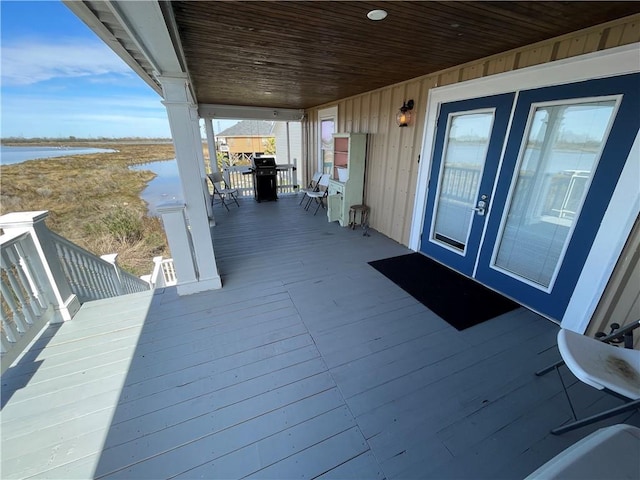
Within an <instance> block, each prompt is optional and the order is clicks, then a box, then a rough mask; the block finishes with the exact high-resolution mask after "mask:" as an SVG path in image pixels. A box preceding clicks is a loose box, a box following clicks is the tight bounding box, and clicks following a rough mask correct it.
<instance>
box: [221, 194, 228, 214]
mask: <svg viewBox="0 0 640 480" xmlns="http://www.w3.org/2000/svg"><path fill="white" fill-rule="evenodd" d="M220 201H221V202H222V205H224V208H226V209H227V212H228V211H229V207H227V202H225V201H224V196H223V195H220Z"/></svg>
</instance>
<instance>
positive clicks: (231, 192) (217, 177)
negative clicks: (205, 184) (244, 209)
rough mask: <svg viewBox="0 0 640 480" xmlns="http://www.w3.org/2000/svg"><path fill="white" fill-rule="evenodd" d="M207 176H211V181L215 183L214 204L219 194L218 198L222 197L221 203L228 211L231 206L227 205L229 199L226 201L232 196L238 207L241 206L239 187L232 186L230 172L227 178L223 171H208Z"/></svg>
mask: <svg viewBox="0 0 640 480" xmlns="http://www.w3.org/2000/svg"><path fill="white" fill-rule="evenodd" d="M225 173H226V172H225ZM207 177H208V178H209V181H210V182H211V184H212V185H213V195H211V205H212V206H213V204H214V201H215V198H216V196H218V198H219V199H220V203H222V205H223V206H224V208H226V209H227V211H228V210H229V207H228V206H227V201H226V200H227V199H228V198H231V200H233V201H234V202H235V203H236V205H237V206H238V207H239V206H240V204H239V203H238V198H237V195H238V189H237V188H230V185H229V177H228V174H227V175H226V177H227V178H224V175H223V174H222V173H220V172H213V173H208V174H207ZM223 182H224V185H225V186H224V188H223V187H222V183H223Z"/></svg>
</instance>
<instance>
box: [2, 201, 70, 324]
mask: <svg viewBox="0 0 640 480" xmlns="http://www.w3.org/2000/svg"><path fill="white" fill-rule="evenodd" d="M48 215H49V212H48V211H46V210H42V211H37V212H13V213H8V214H6V215H2V216H1V217H0V228H1V229H2V230H4V231H5V232H6V233H11V232H18V231H28V232H29V233H30V235H31V238H32V239H33V243H34V246H35V249H36V251H37V253H38V255H39V256H40V259H41V261H42V265H43V268H44V272H45V274H46V276H47V283H48V284H49V286H50V287H51V288H50V289H49V291H47V292H45V295H47V296H48V297H49V302H50V303H52V304H53V305H54V306H55V311H56V314H55V316H54V319H53V320H52V321H51V322H50V323H59V322H64V321H67V320H71V319H72V318H73V316H74V315H75V314H76V313H77V312H78V310H80V301H79V300H78V297H77V296H76V295H75V294H74V293H73V292H72V291H71V286H70V285H69V282H68V281H67V277H66V275H65V273H64V270H63V267H62V264H61V263H60V259H59V258H58V254H57V252H56V247H55V245H54V242H53V241H52V240H51V238H50V236H49V228H48V227H47V226H46V224H45V223H44V220H45V218H47V216H48Z"/></svg>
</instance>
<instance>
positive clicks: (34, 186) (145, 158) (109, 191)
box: [0, 142, 175, 275]
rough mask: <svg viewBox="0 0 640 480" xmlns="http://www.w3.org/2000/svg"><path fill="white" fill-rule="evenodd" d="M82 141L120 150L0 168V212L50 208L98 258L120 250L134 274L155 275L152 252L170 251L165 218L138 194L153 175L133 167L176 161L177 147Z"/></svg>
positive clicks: (62, 227) (53, 218)
mask: <svg viewBox="0 0 640 480" xmlns="http://www.w3.org/2000/svg"><path fill="white" fill-rule="evenodd" d="M75 145H78V143H75V144H74V146H75ZM81 146H84V147H95V148H110V149H114V150H117V151H116V152H113V153H96V154H90V155H73V156H69V157H58V158H49V159H43V160H30V161H27V162H24V163H19V164H14V165H2V166H0V182H1V189H0V213H3V214H4V213H9V212H14V211H36V210H48V211H49V217H48V218H47V220H46V223H47V226H48V227H49V228H50V229H51V230H53V231H54V232H56V233H58V234H59V235H62V236H64V237H66V238H68V239H69V240H71V241H72V242H74V243H77V244H78V245H80V246H81V247H83V248H85V249H87V250H89V251H91V252H93V253H95V254H97V255H104V254H107V253H118V263H119V265H120V266H121V267H122V268H124V269H125V270H127V271H129V272H131V273H133V274H135V275H144V274H148V273H150V272H151V270H152V268H153V261H152V258H153V257H154V256H156V255H164V256H168V255H169V250H168V247H167V241H166V237H165V234H164V230H163V228H162V222H161V221H160V219H158V218H156V217H148V216H147V205H146V204H145V202H144V201H143V200H142V199H140V193H141V192H142V190H143V189H144V188H145V186H146V184H147V182H149V181H150V180H152V179H153V178H154V177H155V174H154V173H153V172H151V171H148V170H143V171H137V170H131V169H129V166H131V165H137V164H141V163H147V162H152V161H158V160H170V159H173V158H175V153H174V149H173V145H172V144H167V143H162V144H127V143H117V142H113V143H112V142H109V143H98V142H94V143H90V142H87V143H83V144H81Z"/></svg>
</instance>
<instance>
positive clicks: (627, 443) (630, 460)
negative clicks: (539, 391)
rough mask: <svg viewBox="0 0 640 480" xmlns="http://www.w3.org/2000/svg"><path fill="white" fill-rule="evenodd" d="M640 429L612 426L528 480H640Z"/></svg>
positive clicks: (577, 445)
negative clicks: (623, 479) (586, 479)
mask: <svg viewBox="0 0 640 480" xmlns="http://www.w3.org/2000/svg"><path fill="white" fill-rule="evenodd" d="M639 451H640V428H638V427H634V426H633V425H625V424H620V425H612V426H611V427H606V428H601V429H600V430H596V431H595V432H593V433H591V434H590V435H588V436H587V437H585V438H583V439H582V440H580V441H578V442H576V443H574V444H573V445H571V446H570V447H568V448H567V449H565V450H564V451H562V452H560V453H559V454H558V455H556V456H555V457H553V458H552V459H551V460H549V461H548V462H547V463H545V464H544V465H542V466H541V467H540V468H538V469H537V470H536V471H535V472H533V473H532V474H531V475H529V476H528V477H526V478H525V480H539V479H544V480H551V479H558V480H559V479H568V478H581V479H582V478H590V479H596V478H598V479H607V480H613V479H614V478H619V479H622V478H640V462H639V461H638V452H639Z"/></svg>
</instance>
